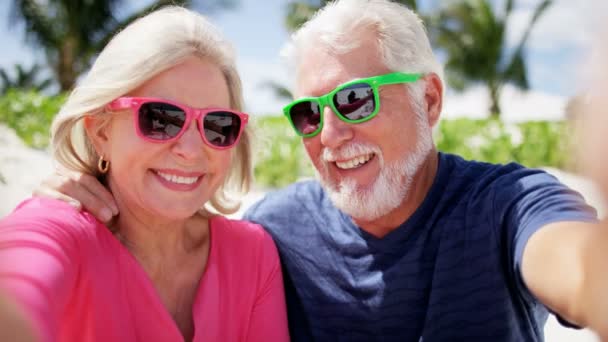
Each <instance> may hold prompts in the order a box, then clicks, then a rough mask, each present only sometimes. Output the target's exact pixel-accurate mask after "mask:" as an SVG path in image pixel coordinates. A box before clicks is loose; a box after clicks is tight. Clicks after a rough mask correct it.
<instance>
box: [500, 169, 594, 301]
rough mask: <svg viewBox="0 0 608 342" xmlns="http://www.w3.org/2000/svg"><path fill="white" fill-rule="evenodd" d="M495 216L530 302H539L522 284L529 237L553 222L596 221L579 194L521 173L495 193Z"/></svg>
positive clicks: (537, 173)
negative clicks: (523, 262)
mask: <svg viewBox="0 0 608 342" xmlns="http://www.w3.org/2000/svg"><path fill="white" fill-rule="evenodd" d="M494 194H495V200H494V202H493V204H494V209H495V210H494V213H495V214H496V216H495V220H497V222H496V225H495V226H496V227H499V228H500V231H499V234H500V236H502V237H504V238H505V239H501V240H502V241H507V243H506V246H503V248H504V247H506V248H507V251H506V252H507V254H508V255H509V260H511V262H512V264H511V271H510V272H511V274H512V276H513V279H514V281H515V286H517V288H518V289H519V290H520V293H522V295H523V296H524V298H525V299H526V300H528V301H530V302H534V301H536V298H535V297H534V296H533V295H532V293H531V292H530V291H529V289H528V288H527V286H526V285H525V283H524V281H523V276H522V273H521V264H522V257H523V252H524V248H525V247H526V244H527V243H528V241H529V239H530V237H531V236H532V235H533V234H534V233H535V232H537V231H538V230H539V229H542V228H543V227H544V226H546V225H547V224H550V223H554V222H564V221H585V222H593V221H595V220H596V212H595V210H594V209H593V208H592V207H590V206H589V205H587V204H586V203H585V200H584V199H583V197H582V196H581V195H580V194H579V193H578V192H576V191H574V190H571V189H569V188H568V187H566V186H565V185H563V184H562V183H560V182H559V181H558V180H557V179H556V178H555V177H553V176H552V175H549V174H547V173H545V172H542V171H539V170H530V169H519V170H516V171H514V172H512V173H509V174H508V175H505V176H503V177H502V179H501V180H499V181H498V182H497V186H496V188H495V189H494Z"/></svg>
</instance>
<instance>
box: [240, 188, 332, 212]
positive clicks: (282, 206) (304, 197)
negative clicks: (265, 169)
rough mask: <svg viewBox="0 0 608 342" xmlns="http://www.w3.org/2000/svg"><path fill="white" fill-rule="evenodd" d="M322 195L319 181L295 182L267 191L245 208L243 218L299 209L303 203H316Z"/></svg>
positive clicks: (308, 204)
mask: <svg viewBox="0 0 608 342" xmlns="http://www.w3.org/2000/svg"><path fill="white" fill-rule="evenodd" d="M324 197H325V192H324V191H323V188H322V187H321V185H320V184H319V182H317V181H315V180H306V181H300V182H296V183H294V184H291V185H289V186H287V187H285V188H282V189H279V190H273V191H270V192H268V193H267V194H266V195H265V196H264V198H262V199H261V200H260V201H258V202H257V203H255V204H254V205H253V206H251V207H250V208H249V210H247V212H246V213H245V218H247V219H249V218H250V217H251V216H259V215H262V214H264V215H268V214H272V213H281V214H285V213H286V212H289V211H291V210H296V211H300V210H302V209H303V208H302V205H303V204H304V203H306V204H307V206H310V205H311V204H312V205H317V204H319V203H321V200H322V199H323V198H324Z"/></svg>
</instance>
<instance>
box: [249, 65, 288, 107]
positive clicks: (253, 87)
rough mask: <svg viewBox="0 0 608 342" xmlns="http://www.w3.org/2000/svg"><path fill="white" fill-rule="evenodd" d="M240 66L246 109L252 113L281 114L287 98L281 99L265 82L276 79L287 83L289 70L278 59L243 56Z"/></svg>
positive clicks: (280, 82)
mask: <svg viewBox="0 0 608 342" xmlns="http://www.w3.org/2000/svg"><path fill="white" fill-rule="evenodd" d="M238 68H239V72H240V74H241V78H242V81H243V93H244V98H245V109H246V111H247V112H248V113H250V114H252V115H267V114H279V113H280V112H281V108H282V107H283V106H284V105H286V104H287V102H288V101H287V100H284V99H279V98H277V97H276V96H275V95H274V92H273V91H272V89H270V88H269V87H267V86H265V85H264V83H265V82H267V81H274V82H277V83H279V84H284V85H287V79H288V78H287V71H286V70H285V68H284V67H283V65H282V64H281V62H280V61H279V60H278V58H277V59H275V60H268V61H263V60H260V59H257V58H241V59H240V60H238Z"/></svg>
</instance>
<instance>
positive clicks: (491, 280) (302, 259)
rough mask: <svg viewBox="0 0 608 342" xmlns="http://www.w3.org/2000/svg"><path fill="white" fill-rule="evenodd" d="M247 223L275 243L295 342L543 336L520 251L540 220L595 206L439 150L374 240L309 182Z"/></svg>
mask: <svg viewBox="0 0 608 342" xmlns="http://www.w3.org/2000/svg"><path fill="white" fill-rule="evenodd" d="M245 218H246V219H248V220H251V221H254V222H257V223H260V224H261V225H263V226H264V227H266V229H267V230H268V231H269V232H270V234H272V236H273V238H274V240H275V242H276V244H277V247H278V249H279V253H280V256H281V260H282V263H283V272H284V278H285V287H286V288H285V290H286V295H287V305H288V314H289V325H290V333H291V337H292V339H293V340H294V341H311V340H315V341H425V342H431V341H542V340H543V326H544V324H545V321H546V318H547V309H546V308H545V307H544V306H543V305H541V304H540V303H539V302H538V301H537V300H536V299H535V298H534V297H533V296H532V294H531V293H530V292H529V291H528V290H527V288H526V286H525V284H524V283H523V280H522V278H521V273H520V265H521V259H522V253H523V249H524V247H525V245H526V242H527V241H528V239H529V238H530V236H531V235H532V234H533V233H534V232H535V231H537V230H538V229H539V228H541V227H543V226H544V225H546V224H548V223H551V222H556V221H568V220H573V221H593V220H594V219H595V211H594V210H593V209H592V208H590V207H588V206H587V205H586V204H585V203H584V201H583V199H582V197H581V196H580V195H579V194H578V193H576V192H574V191H572V190H569V189H568V188H566V187H565V186H564V185H562V184H561V183H559V182H558V181H557V180H556V179H555V178H554V177H553V176H551V175H549V174H547V173H545V172H543V171H540V170H533V169H527V168H524V167H522V166H520V165H517V164H509V165H493V164H487V163H480V162H471V161H465V160H463V159H461V158H460V157H457V156H454V155H449V154H443V153H440V154H439V168H438V172H437V176H436V178H435V180H434V183H433V185H432V187H431V189H430V191H429V193H428V194H427V196H426V198H425V199H424V201H423V203H422V204H421V205H420V207H419V208H418V209H417V210H416V211H415V212H414V214H413V215H412V216H411V217H410V218H409V219H408V220H407V221H406V222H404V223H403V224H401V225H400V226H399V227H398V228H397V229H395V230H394V231H392V232H391V233H389V234H388V235H386V236H385V237H383V238H376V237H374V236H372V235H370V234H368V233H366V232H365V231H363V230H362V229H360V228H359V227H357V226H356V225H355V224H354V223H353V222H352V220H351V219H350V218H349V216H348V215H346V214H345V213H343V212H341V211H340V210H338V209H336V208H335V207H334V206H333V205H332V203H331V201H330V199H329V198H328V197H327V195H326V194H325V192H324V191H323V189H322V188H321V187H320V185H319V183H318V182H316V181H307V182H301V183H296V184H293V185H291V186H289V187H288V188H286V189H283V190H280V191H277V192H273V193H270V194H268V195H267V196H266V197H265V198H264V199H263V200H262V201H260V202H259V203H257V204H255V205H254V206H253V207H252V208H250V209H249V211H248V212H247V213H246V214H245Z"/></svg>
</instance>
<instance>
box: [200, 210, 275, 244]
mask: <svg viewBox="0 0 608 342" xmlns="http://www.w3.org/2000/svg"><path fill="white" fill-rule="evenodd" d="M210 225H211V229H212V232H211V234H218V235H220V236H222V237H225V238H228V239H230V240H232V241H238V242H243V241H244V242H249V243H259V242H260V241H262V240H264V239H265V238H266V237H267V236H268V233H267V232H266V230H264V228H263V227H262V226H261V225H259V224H257V223H254V222H250V221H245V220H235V219H230V218H227V217H224V216H214V217H213V218H211V219H210Z"/></svg>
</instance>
